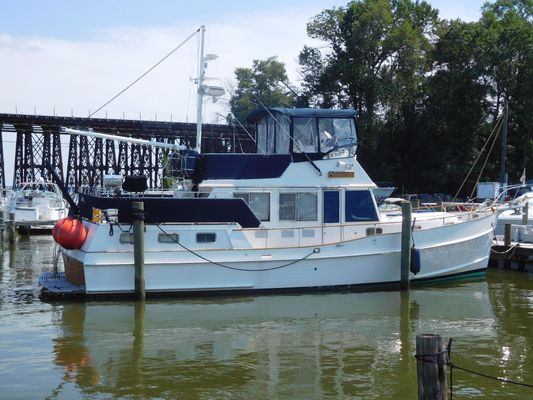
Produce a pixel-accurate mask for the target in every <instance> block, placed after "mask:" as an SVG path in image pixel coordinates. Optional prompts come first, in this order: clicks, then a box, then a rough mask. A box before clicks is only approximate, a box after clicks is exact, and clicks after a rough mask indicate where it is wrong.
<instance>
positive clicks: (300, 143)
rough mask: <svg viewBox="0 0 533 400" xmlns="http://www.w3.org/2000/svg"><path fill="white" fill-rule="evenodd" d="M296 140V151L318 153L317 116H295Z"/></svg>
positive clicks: (294, 148)
mask: <svg viewBox="0 0 533 400" xmlns="http://www.w3.org/2000/svg"><path fill="white" fill-rule="evenodd" d="M293 133H294V141H295V143H293V145H292V146H293V147H292V149H293V151H294V152H295V153H301V152H302V151H304V152H306V153H317V152H318V140H317V136H318V135H317V133H316V118H294V131H293Z"/></svg>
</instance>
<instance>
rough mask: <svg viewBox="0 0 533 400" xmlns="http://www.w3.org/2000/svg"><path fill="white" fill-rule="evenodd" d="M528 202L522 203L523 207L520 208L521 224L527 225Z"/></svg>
mask: <svg viewBox="0 0 533 400" xmlns="http://www.w3.org/2000/svg"><path fill="white" fill-rule="evenodd" d="M528 214H529V204H528V203H526V204H524V208H522V225H527V223H528V220H529V215H528Z"/></svg>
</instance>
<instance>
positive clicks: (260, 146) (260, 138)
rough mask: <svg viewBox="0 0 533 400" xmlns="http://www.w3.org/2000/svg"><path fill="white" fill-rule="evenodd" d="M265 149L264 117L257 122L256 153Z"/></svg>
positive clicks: (265, 130)
mask: <svg viewBox="0 0 533 400" xmlns="http://www.w3.org/2000/svg"><path fill="white" fill-rule="evenodd" d="M266 151H267V123H266V119H263V120H261V121H259V123H258V124H257V154H265V153H266Z"/></svg>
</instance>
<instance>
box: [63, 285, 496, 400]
mask: <svg viewBox="0 0 533 400" xmlns="http://www.w3.org/2000/svg"><path fill="white" fill-rule="evenodd" d="M465 289H466V287H465V286H463V285H457V286H455V287H448V288H447V290H415V291H411V293H399V292H379V293H347V294H320V295H301V296H265V297H246V298H237V299H235V298H232V299H229V300H225V301H223V300H221V299H211V300H209V299H208V300H205V299H204V300H187V301H184V300H181V301H169V300H160V301H148V302H146V304H143V303H135V302H129V303H118V302H88V303H67V304H64V305H63V307H62V311H61V313H60V314H61V321H60V326H61V328H62V334H61V335H60V336H59V337H57V338H56V339H55V340H54V355H55V360H56V363H57V364H58V365H60V366H61V367H62V368H63V369H64V371H65V378H64V379H75V380H76V382H77V384H78V385H79V388H80V390H81V391H82V392H83V393H94V392H97V393H108V394H110V395H112V396H117V397H120V396H128V395H129V396H133V397H139V398H146V397H163V398H169V397H187V396H189V397H192V398H199V397H208V398H210V397H215V398H219V397H228V396H229V395H230V394H233V395H235V394H236V393H238V394H239V395H238V396H237V397H239V398H266V397H270V398H272V397H274V398H285V397H298V398H327V397H341V398H342V397H353V396H362V397H364V398H372V397H373V396H374V394H375V393H376V392H375V388H376V385H379V387H380V389H379V396H377V397H380V398H406V397H414V396H416V378H415V379H413V376H416V372H415V371H416V365H415V360H414V357H413V352H414V347H413V346H414V335H416V333H418V332H419V331H421V330H424V331H430V330H431V329H433V328H435V327H436V326H437V325H440V326H441V328H439V329H437V331H438V332H440V333H442V334H448V335H452V336H455V335H457V334H459V333H460V334H461V335H464V334H468V332H469V331H471V332H472V333H474V332H478V331H479V330H480V329H481V330H483V331H486V332H491V334H492V335H494V332H493V330H492V321H493V320H494V315H493V313H492V310H491V305H490V302H489V298H488V296H487V294H486V293H487V283H486V282H485V281H479V282H474V283H469V284H468V288H467V289H466V290H465ZM473 322H474V323H473ZM443 324H444V325H445V329H444V332H443V329H442V325H443ZM433 331H435V330H433Z"/></svg>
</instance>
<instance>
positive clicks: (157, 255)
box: [64, 214, 494, 294]
mask: <svg viewBox="0 0 533 400" xmlns="http://www.w3.org/2000/svg"><path fill="white" fill-rule="evenodd" d="M493 223H494V215H493V214H480V215H479V217H477V218H475V219H472V220H469V221H465V222H461V223H456V224H451V225H443V226H440V227H435V228H429V229H422V230H417V231H415V233H414V235H413V237H414V244H415V246H416V248H417V249H418V250H419V251H420V260H421V271H420V272H419V273H418V274H417V275H413V274H411V280H413V281H421V280H429V279H442V278H447V277H452V276H456V275H462V274H468V273H472V272H475V271H480V270H484V269H485V268H486V267H487V263H488V258H489V254H490V237H491V234H492V231H493ZM87 225H88V228H89V236H88V240H87V241H86V243H85V244H84V246H83V247H82V249H81V250H73V251H65V252H64V261H65V271H66V275H67V278H69V280H70V281H73V282H74V283H76V284H79V285H80V286H83V288H84V291H85V293H87V294H99V293H101V294H104V293H129V292H133V291H134V263H133V246H132V245H131V244H127V245H125V244H119V242H118V241H119V239H118V236H119V235H118V234H117V233H115V234H114V236H110V235H103V234H102V232H101V231H100V230H109V226H108V225H106V224H92V223H88V224H87ZM173 228H176V229H177V228H179V225H174V226H172V225H170V224H169V225H165V229H166V230H171V229H173ZM115 231H116V229H115ZM160 232H161V231H160V230H159V229H158V228H157V227H156V226H153V225H148V226H147V229H146V233H145V241H146V242H147V243H151V245H150V246H147V247H146V248H147V249H148V248H149V249H150V250H147V251H146V252H145V255H144V256H145V266H144V276H145V289H146V291H147V292H184V293H190V292H213V291H232V292H239V291H260V290H285V289H311V288H313V289H314V288H332V287H352V286H359V285H394V284H397V283H399V281H400V257H401V253H400V248H401V233H400V232H396V233H386V234H379V235H371V236H365V237H361V238H358V239H354V240H347V241H344V242H338V243H330V244H316V245H309V246H305V247H276V248H241V249H237V248H230V246H229V244H226V248H219V249H213V250H195V253H196V254H193V253H191V252H189V251H186V250H184V249H183V248H181V247H180V246H179V245H178V244H176V243H174V244H173V245H171V246H168V245H167V246H168V247H166V248H163V247H162V245H161V244H159V246H158V245H157V239H154V238H156V237H157V235H158V234H159V233H160ZM97 233H98V234H97ZM206 260H209V262H208V261H206Z"/></svg>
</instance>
